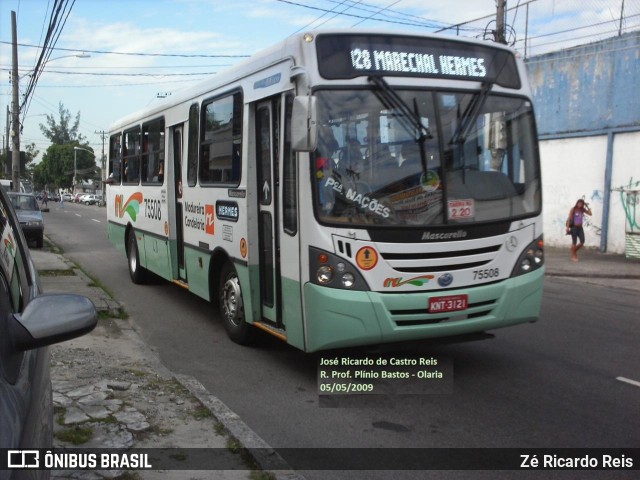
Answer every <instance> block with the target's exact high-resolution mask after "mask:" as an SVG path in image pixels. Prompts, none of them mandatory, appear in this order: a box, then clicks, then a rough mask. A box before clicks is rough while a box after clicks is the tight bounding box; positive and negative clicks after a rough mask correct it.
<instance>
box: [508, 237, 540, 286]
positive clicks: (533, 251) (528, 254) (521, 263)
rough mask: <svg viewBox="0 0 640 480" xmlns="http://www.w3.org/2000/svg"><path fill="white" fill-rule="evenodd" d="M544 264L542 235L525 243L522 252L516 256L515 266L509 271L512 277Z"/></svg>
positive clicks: (531, 270)
mask: <svg viewBox="0 0 640 480" xmlns="http://www.w3.org/2000/svg"><path fill="white" fill-rule="evenodd" d="M542 265H544V240H543V239H542V235H540V236H539V237H538V238H537V239H535V240H534V241H533V242H531V244H529V245H527V248H525V249H524V252H522V254H521V255H520V258H518V261H517V262H516V266H515V268H514V269H513V272H511V276H512V277H517V276H518V275H524V274H525V273H529V272H533V271H534V270H537V269H538V268H540V267H541V266H542Z"/></svg>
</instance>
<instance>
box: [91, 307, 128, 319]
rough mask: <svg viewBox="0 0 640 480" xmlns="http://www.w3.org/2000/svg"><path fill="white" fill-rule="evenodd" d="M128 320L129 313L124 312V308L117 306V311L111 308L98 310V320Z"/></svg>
mask: <svg viewBox="0 0 640 480" xmlns="http://www.w3.org/2000/svg"><path fill="white" fill-rule="evenodd" d="M114 319H115V320H128V319H129V314H128V313H127V312H125V310H124V308H122V307H119V308H118V310H117V311H113V310H100V311H99V312H98V320H114Z"/></svg>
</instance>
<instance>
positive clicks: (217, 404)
mask: <svg viewBox="0 0 640 480" xmlns="http://www.w3.org/2000/svg"><path fill="white" fill-rule="evenodd" d="M47 241H48V242H49V244H50V245H51V246H53V247H55V248H58V247H57V246H56V244H55V243H54V242H52V241H51V239H49V238H47ZM47 253H48V254H51V255H55V256H57V257H59V259H60V260H61V261H62V262H63V263H64V264H65V265H66V266H68V267H69V269H70V270H73V272H74V274H75V276H77V277H78V278H79V279H80V281H81V282H83V283H84V284H87V285H91V284H94V285H93V286H91V287H90V289H91V291H92V292H95V293H98V294H99V295H98V296H99V298H98V299H97V300H98V302H99V305H96V310H98V311H104V312H108V313H110V314H113V313H115V314H120V313H121V312H122V311H123V309H122V305H121V304H120V302H118V301H117V300H115V299H114V298H112V297H111V296H110V295H109V294H108V293H107V292H106V291H105V290H104V289H103V288H101V287H100V286H96V285H95V281H94V280H93V279H91V278H90V277H89V276H88V275H87V274H86V273H84V272H83V271H82V270H81V267H80V265H78V264H76V263H74V262H72V261H71V260H69V259H68V258H66V257H65V256H64V254H61V253H57V252H55V251H51V249H49V250H48V252H47ZM80 293H81V294H86V292H80ZM92 301H93V302H94V304H95V298H92ZM127 321H128V322H129V324H128V326H127V327H123V326H120V327H119V328H120V331H121V333H122V335H125V336H126V337H127V338H128V339H129V340H130V341H131V342H133V343H134V344H135V345H136V348H137V349H138V350H139V351H140V352H142V353H143V354H144V356H145V357H146V359H147V361H148V362H149V364H150V365H151V366H152V368H153V369H154V370H155V371H156V373H157V374H158V375H159V376H161V377H163V378H173V379H175V380H176V381H177V382H178V383H180V384H181V385H182V386H183V387H184V388H185V389H186V390H188V391H189V393H191V395H193V396H194V397H195V398H197V399H198V400H199V401H200V402H201V403H202V405H204V406H205V407H206V408H207V409H208V410H209V411H210V412H211V414H212V416H213V417H214V418H215V419H216V420H217V421H218V422H219V423H220V424H222V426H223V427H224V428H225V429H226V430H227V432H228V434H229V435H230V436H232V437H233V438H234V439H235V440H237V441H238V442H239V443H240V444H241V446H242V448H243V449H244V450H245V451H246V453H247V454H248V455H249V456H250V458H251V460H252V461H253V462H255V464H256V465H257V466H258V467H259V468H260V469H262V470H263V471H265V472H269V473H270V474H272V475H273V477H275V478H276V479H278V480H304V477H303V476H301V475H300V474H298V473H296V472H295V471H294V470H293V469H292V468H291V467H290V466H289V465H288V464H287V462H286V461H285V460H284V459H283V458H282V457H281V456H280V455H279V454H278V453H277V452H276V450H275V449H274V448H272V447H271V446H270V445H269V444H268V443H267V442H265V441H264V440H263V439H262V438H261V437H260V436H258V434H256V433H255V432H254V431H253V430H251V428H249V426H248V425H247V424H246V423H244V422H243V421H242V419H241V418H240V416H238V415H237V414H236V413H235V412H233V411H232V410H231V409H230V408H229V407H227V405H225V404H224V403H223V402H222V401H221V400H220V399H219V398H217V397H216V396H215V395H212V394H211V393H210V392H209V391H207V389H206V388H205V387H204V386H203V385H202V384H201V383H200V382H199V381H198V380H196V379H195V378H194V377H191V376H189V375H182V374H176V373H174V372H172V371H171V370H170V369H168V368H167V367H166V366H165V365H164V364H163V363H162V361H161V360H160V357H159V355H158V354H157V353H156V351H155V350H154V349H152V348H151V347H150V346H149V345H147V344H146V343H145V342H144V340H143V339H142V338H141V337H140V335H139V334H138V333H137V326H136V325H135V321H134V320H132V319H131V318H129V319H128V320H127Z"/></svg>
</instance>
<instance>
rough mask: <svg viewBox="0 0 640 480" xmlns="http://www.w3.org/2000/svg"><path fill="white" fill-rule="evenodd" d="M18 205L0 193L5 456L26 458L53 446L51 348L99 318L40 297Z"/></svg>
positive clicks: (1, 433) (0, 421)
mask: <svg viewBox="0 0 640 480" xmlns="http://www.w3.org/2000/svg"><path fill="white" fill-rule="evenodd" d="M25 197H26V195H25ZM29 197H31V198H33V201H35V197H34V196H33V195H30V196H29ZM14 200H15V201H18V200H21V199H20V198H19V199H14V198H13V197H12V198H11V199H9V196H8V195H7V193H5V192H4V191H3V189H2V188H0V231H1V235H2V242H0V451H7V450H6V449H12V450H17V451H20V450H22V451H23V452H24V451H26V449H35V448H43V449H49V448H51V446H52V444H53V400H52V396H51V375H50V373H49V365H50V357H49V349H48V348H46V347H47V345H51V344H53V343H57V342H62V341H64V340H69V339H71V338H75V337H78V336H80V335H83V334H85V333H88V332H90V331H91V330H93V328H94V327H95V325H96V322H97V320H98V315H97V313H96V309H95V307H94V305H93V304H92V303H91V301H90V300H89V299H88V298H86V297H82V296H79V295H66V294H65V295H63V294H51V295H42V294H41V292H40V282H39V281H38V274H37V270H36V268H35V266H34V264H33V261H32V259H31V254H30V253H29V248H28V247H27V243H26V241H25V237H24V235H22V234H21V233H20V223H19V221H18V218H17V216H16V213H15V212H14V209H13V207H12V203H13V201H14ZM5 455H6V454H5ZM40 458H42V457H40ZM49 473H50V472H48V471H47V470H34V469H31V470H29V471H27V470H15V471H13V472H12V471H8V470H7V471H3V472H0V478H2V479H5V478H6V479H14V478H42V479H44V478H48V477H49Z"/></svg>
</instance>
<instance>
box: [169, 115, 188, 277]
mask: <svg viewBox="0 0 640 480" xmlns="http://www.w3.org/2000/svg"><path fill="white" fill-rule="evenodd" d="M183 131H184V129H183V126H182V125H176V126H175V127H172V128H171V139H172V143H173V148H172V154H173V165H172V166H173V172H174V174H173V185H172V187H173V192H174V195H173V198H174V201H175V228H176V249H177V254H178V278H179V279H182V280H185V279H186V275H185V269H184V235H183V232H182V222H183V218H182V155H183V145H184V142H183Z"/></svg>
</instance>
